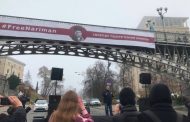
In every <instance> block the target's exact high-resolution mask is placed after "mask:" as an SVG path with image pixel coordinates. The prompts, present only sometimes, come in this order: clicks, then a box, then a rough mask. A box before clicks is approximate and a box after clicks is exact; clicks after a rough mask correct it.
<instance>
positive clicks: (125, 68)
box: [118, 63, 132, 87]
mask: <svg viewBox="0 0 190 122" xmlns="http://www.w3.org/2000/svg"><path fill="white" fill-rule="evenodd" d="M118 66H119V74H118V79H119V84H120V86H122V87H132V73H131V70H132V67H131V66H129V65H127V64H125V63H124V64H118Z"/></svg>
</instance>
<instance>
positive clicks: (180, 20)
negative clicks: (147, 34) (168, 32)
mask: <svg viewBox="0 0 190 122" xmlns="http://www.w3.org/2000/svg"><path fill="white" fill-rule="evenodd" d="M188 19H189V18H188V17H164V23H165V26H182V27H184V23H186V22H187V20H188ZM148 20H150V21H152V22H154V23H155V26H157V27H160V26H163V24H162V20H161V18H160V17H159V16H144V17H143V18H142V20H141V22H140V23H139V25H138V27H137V28H138V29H144V28H145V26H146V23H147V21H148Z"/></svg>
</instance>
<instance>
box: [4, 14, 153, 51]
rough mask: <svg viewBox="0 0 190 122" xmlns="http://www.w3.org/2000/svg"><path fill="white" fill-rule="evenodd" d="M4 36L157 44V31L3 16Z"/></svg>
mask: <svg viewBox="0 0 190 122" xmlns="http://www.w3.org/2000/svg"><path fill="white" fill-rule="evenodd" d="M0 36H10V37H26V38H40V39H50V40H60V41H74V42H79V43H94V44H107V45H121V46H138V47H147V48H155V38H154V33H153V32H148V31H140V30H132V29H124V28H114V27H104V26H95V25H84V24H76V23H67V22H59V21H49V20H39V19H29V18H20V17H11V16H0Z"/></svg>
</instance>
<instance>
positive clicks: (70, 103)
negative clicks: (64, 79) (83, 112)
mask: <svg viewBox="0 0 190 122" xmlns="http://www.w3.org/2000/svg"><path fill="white" fill-rule="evenodd" d="M79 110H80V107H79V104H78V96H77V94H76V93H75V92H74V91H72V90H70V91H68V92H66V93H65V94H64V96H63V97H62V99H61V101H60V103H59V105H58V108H57V110H56V111H54V112H53V114H52V115H51V117H50V119H49V122H75V116H77V114H78V113H79Z"/></svg>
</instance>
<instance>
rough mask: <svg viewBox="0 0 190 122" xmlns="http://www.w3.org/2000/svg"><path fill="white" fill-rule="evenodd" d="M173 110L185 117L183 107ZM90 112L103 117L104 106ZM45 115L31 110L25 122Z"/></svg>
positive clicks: (185, 110)
mask: <svg viewBox="0 0 190 122" xmlns="http://www.w3.org/2000/svg"><path fill="white" fill-rule="evenodd" d="M6 109H7V108H0V113H6ZM175 109H176V110H177V111H178V112H179V113H182V114H185V115H187V109H186V108H184V107H183V106H179V107H175ZM90 110H91V115H96V116H105V112H104V106H100V107H91V108H90ZM46 115H47V112H34V111H33V110H31V111H30V112H29V113H28V114H27V122H33V118H34V117H46Z"/></svg>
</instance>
